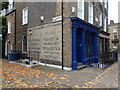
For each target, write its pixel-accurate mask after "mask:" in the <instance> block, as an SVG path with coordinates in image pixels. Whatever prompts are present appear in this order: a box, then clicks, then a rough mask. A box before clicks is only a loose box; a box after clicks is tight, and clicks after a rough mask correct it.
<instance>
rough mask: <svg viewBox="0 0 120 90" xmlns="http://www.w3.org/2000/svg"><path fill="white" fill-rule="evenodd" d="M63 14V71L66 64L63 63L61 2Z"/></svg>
mask: <svg viewBox="0 0 120 90" xmlns="http://www.w3.org/2000/svg"><path fill="white" fill-rule="evenodd" d="M61 14H62V70H63V68H64V62H63V22H64V20H63V0H62V2H61Z"/></svg>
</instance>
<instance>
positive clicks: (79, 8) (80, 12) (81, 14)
mask: <svg viewBox="0 0 120 90" xmlns="http://www.w3.org/2000/svg"><path fill="white" fill-rule="evenodd" d="M77 16H78V17H79V18H81V19H83V20H84V0H78V2H77Z"/></svg>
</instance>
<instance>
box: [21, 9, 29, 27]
mask: <svg viewBox="0 0 120 90" xmlns="http://www.w3.org/2000/svg"><path fill="white" fill-rule="evenodd" d="M26 10H27V12H25V11H26ZM25 14H26V15H25ZM25 24H28V7H26V8H23V9H22V25H25Z"/></svg>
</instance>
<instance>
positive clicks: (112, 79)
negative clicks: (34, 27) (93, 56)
mask: <svg viewBox="0 0 120 90" xmlns="http://www.w3.org/2000/svg"><path fill="white" fill-rule="evenodd" d="M0 62H2V76H0V85H1V86H0V87H1V88H117V87H118V62H116V63H114V64H113V65H111V66H110V67H108V68H107V69H105V70H103V69H99V68H93V67H87V68H84V69H81V70H76V71H66V70H61V69H57V68H52V67H47V66H41V65H38V66H35V67H32V68H28V67H25V66H21V65H17V64H13V63H10V62H8V61H5V60H0Z"/></svg>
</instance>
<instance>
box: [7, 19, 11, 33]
mask: <svg viewBox="0 0 120 90" xmlns="http://www.w3.org/2000/svg"><path fill="white" fill-rule="evenodd" d="M11 31H12V22H11V20H8V34H10V33H11Z"/></svg>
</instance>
